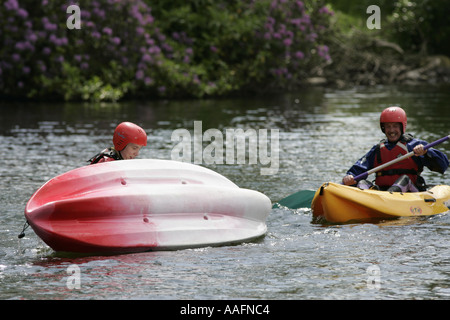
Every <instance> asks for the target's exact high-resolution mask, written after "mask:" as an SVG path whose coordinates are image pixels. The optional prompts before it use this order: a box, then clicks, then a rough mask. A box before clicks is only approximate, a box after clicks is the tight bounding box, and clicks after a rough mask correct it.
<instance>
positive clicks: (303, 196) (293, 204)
mask: <svg viewBox="0 0 450 320" xmlns="http://www.w3.org/2000/svg"><path fill="white" fill-rule="evenodd" d="M448 139H450V135H448V136H446V137H443V138H441V139H439V140H436V141H434V142H431V143H429V144H427V145H426V146H424V147H423V148H424V149H425V150H427V149H429V148H431V147H434V146H435V145H438V144H440V143H442V142H444V141H446V140H448ZM413 155H414V151H411V152H409V153H407V154H405V155H404V156H401V157H400V158H397V159H394V160H392V161H389V162H387V163H385V164H382V165H380V166H378V167H376V168H373V169H371V170H369V171H367V172H364V173H361V174H360V175H357V176H356V177H354V178H353V179H354V180H355V181H359V180H362V179H365V178H367V176H369V174H372V173H375V172H377V171H379V170H381V169H384V168H386V167H388V166H390V165H392V164H394V163H397V162H400V161H402V160H405V159H407V158H409V157H412V156H413ZM315 193H316V192H315V191H313V190H300V191H297V192H296V193H293V194H291V195H290V196H287V197H286V198H283V199H281V200H280V201H278V202H277V203H275V204H274V205H273V208H277V207H278V205H281V206H285V207H288V208H289V209H298V208H309V207H311V201H312V199H313V198H314V194H315Z"/></svg>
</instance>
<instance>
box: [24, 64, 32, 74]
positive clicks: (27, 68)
mask: <svg viewBox="0 0 450 320" xmlns="http://www.w3.org/2000/svg"><path fill="white" fill-rule="evenodd" d="M30 70H31V69H30V67H28V66H24V67H23V68H22V72H23V73H25V74H29V73H30Z"/></svg>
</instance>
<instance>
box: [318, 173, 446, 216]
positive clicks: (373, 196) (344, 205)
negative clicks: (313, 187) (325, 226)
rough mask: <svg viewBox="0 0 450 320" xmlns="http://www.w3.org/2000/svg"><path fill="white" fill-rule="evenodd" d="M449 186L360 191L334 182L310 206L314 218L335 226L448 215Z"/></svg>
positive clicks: (323, 186) (324, 185)
mask: <svg viewBox="0 0 450 320" xmlns="http://www.w3.org/2000/svg"><path fill="white" fill-rule="evenodd" d="M449 208H450V186H446V185H438V186H435V187H433V188H431V189H429V190H427V191H424V192H407V193H401V192H388V191H378V190H361V189H359V188H356V187H350V186H345V185H341V184H336V183H333V182H329V183H325V184H323V185H322V186H321V187H320V188H319V189H318V190H317V191H316V193H315V195H314V198H313V200H312V202H311V209H312V213H313V217H315V218H324V219H325V220H327V221H329V222H333V223H345V222H349V221H366V220H371V219H384V218H396V217H412V216H428V215H435V214H439V213H444V212H447V211H449Z"/></svg>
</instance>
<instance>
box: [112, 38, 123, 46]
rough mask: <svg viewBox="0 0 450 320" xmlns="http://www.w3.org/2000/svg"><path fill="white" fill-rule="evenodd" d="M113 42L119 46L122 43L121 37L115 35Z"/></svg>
mask: <svg viewBox="0 0 450 320" xmlns="http://www.w3.org/2000/svg"><path fill="white" fill-rule="evenodd" d="M111 42H112V43H114V44H115V45H116V46H118V45H119V44H120V42H121V40H120V38H119V37H113V38H112V39H111Z"/></svg>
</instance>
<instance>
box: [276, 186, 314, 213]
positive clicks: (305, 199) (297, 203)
mask: <svg viewBox="0 0 450 320" xmlns="http://www.w3.org/2000/svg"><path fill="white" fill-rule="evenodd" d="M315 193H316V192H315V191H313V190H300V191H297V192H296V193H294V194H291V195H290V196H287V197H286V198H283V199H281V200H280V201H278V202H277V203H275V204H274V205H273V208H277V207H278V205H281V206H284V207H288V208H289V209H298V208H311V201H312V199H313V198H314V194H315Z"/></svg>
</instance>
